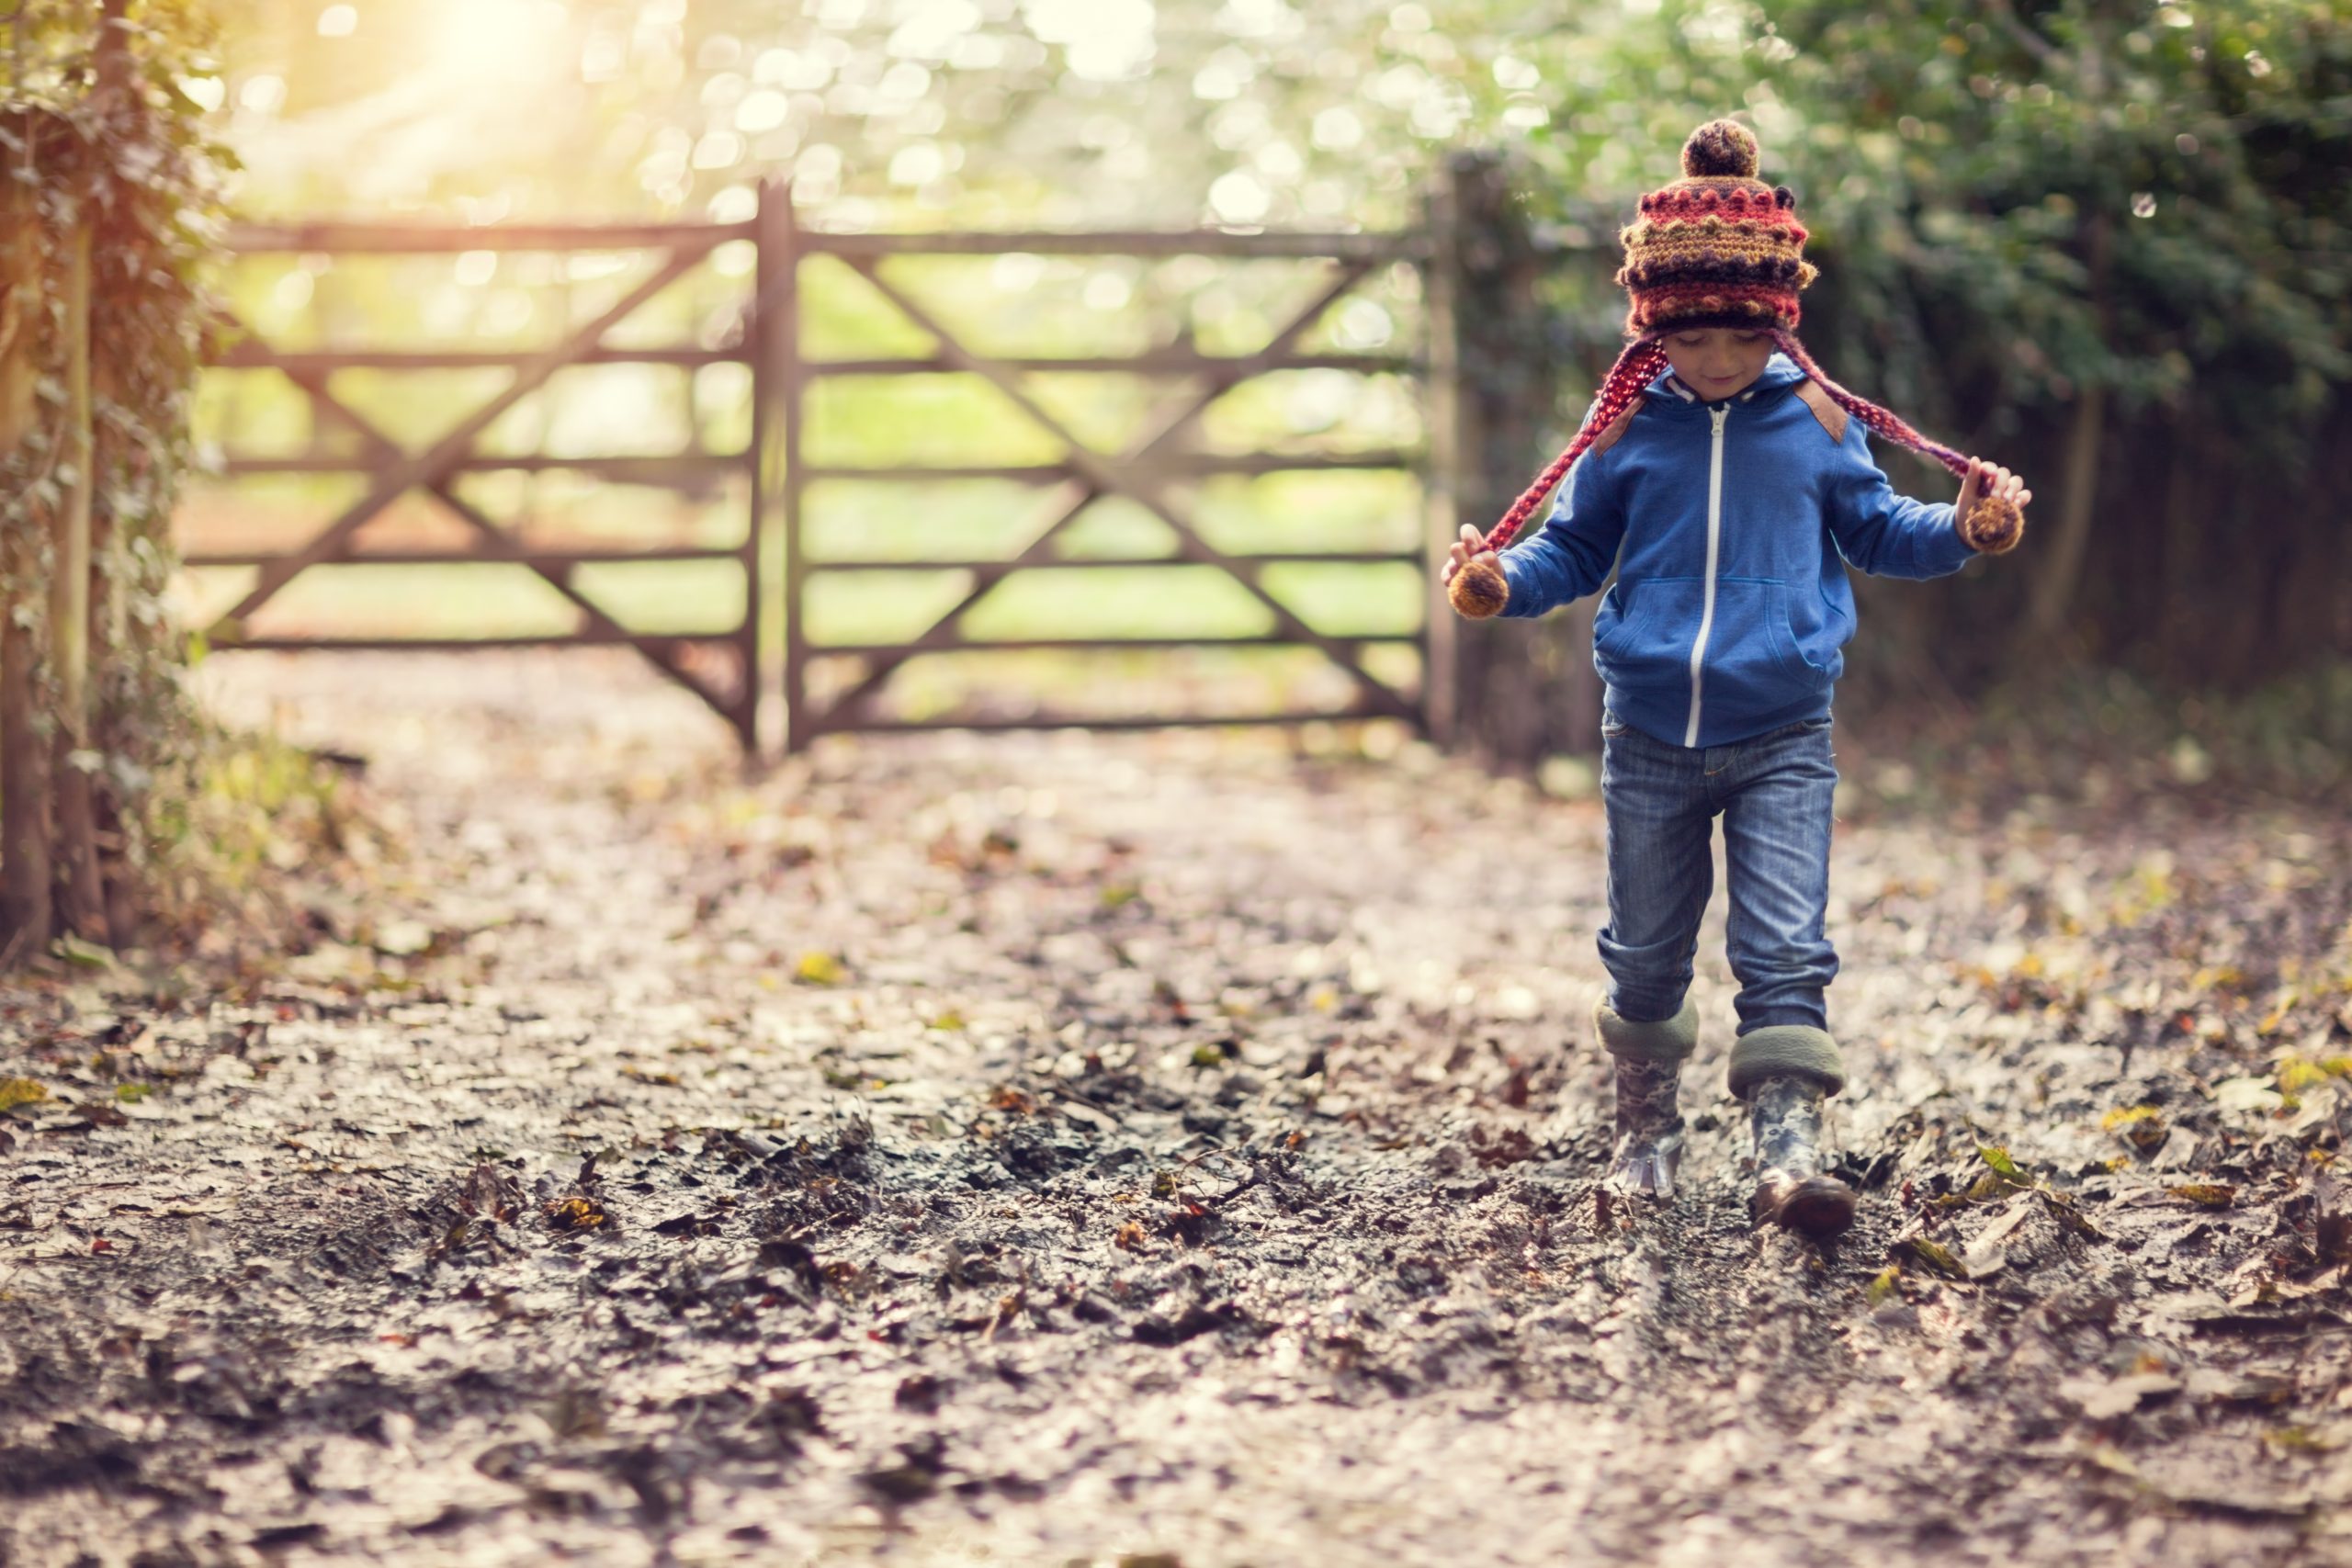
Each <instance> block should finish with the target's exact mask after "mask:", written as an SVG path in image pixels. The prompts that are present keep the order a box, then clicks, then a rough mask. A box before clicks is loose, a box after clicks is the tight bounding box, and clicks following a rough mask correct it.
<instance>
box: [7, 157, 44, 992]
mask: <svg viewBox="0 0 2352 1568" xmlns="http://www.w3.org/2000/svg"><path fill="white" fill-rule="evenodd" d="M9 129H10V130H18V131H21V132H22V133H23V134H25V135H28V136H29V135H30V134H31V133H32V131H33V130H34V126H33V125H32V123H31V121H30V119H29V117H28V118H25V119H23V120H19V121H18V122H17V124H14V125H11V126H10V128H9ZM37 223H38V217H37V214H36V213H35V210H34V199H33V190H32V187H31V186H28V185H27V184H25V183H24V182H23V181H21V180H15V179H7V180H0V460H5V459H6V458H7V457H11V456H12V455H14V454H15V452H16V450H17V446H18V445H19V444H21V443H22V442H23V441H24V439H25V438H26V437H27V436H28V435H29V434H32V431H33V426H34V423H35V421H36V420H37V418H38V413H37V411H36V406H35V402H34V386H35V383H36V380H37V378H38V374H39V366H40V351H39V349H38V347H37V346H36V339H37V337H38V336H39V334H40V332H41V329H42V323H43V322H44V321H46V319H47V314H48V312H47V305H46V301H45V300H43V299H41V297H40V295H41V288H42V284H41V265H40V238H39V233H38V229H37ZM35 533H36V531H35V530H34V529H32V528H29V527H12V528H9V529H7V530H6V534H5V535H0V964H6V963H12V962H14V961H15V960H16V959H17V958H19V957H21V956H22V955H23V954H25V953H40V952H42V951H43V950H45V949H46V948H47V947H48V946H49V936H50V931H51V925H50V914H51V899H50V858H49V748H48V746H47V745H46V744H45V743H44V741H45V738H44V737H43V736H42V735H41V733H40V724H39V717H40V700H39V697H38V695H37V682H38V679H39V675H38V671H39V665H40V638H39V636H38V622H37V621H36V619H35V616H34V612H33V606H34V604H37V603H39V597H38V596H39V594H40V585H41V581H42V580H41V565H42V562H41V550H40V540H39V539H38V538H37V537H35Z"/></svg>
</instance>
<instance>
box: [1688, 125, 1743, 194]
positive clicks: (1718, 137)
mask: <svg viewBox="0 0 2352 1568" xmlns="http://www.w3.org/2000/svg"><path fill="white" fill-rule="evenodd" d="M1756 162H1757V147H1756V133H1755V132H1754V131H1752V130H1748V129H1747V127H1746V126H1744V125H1742V124H1740V123H1739V122H1738V121H1736V120H1729V119H1711V120H1709V121H1708V122H1707V123H1706V124H1704V125H1702V126H1701V127H1700V128H1699V129H1698V130H1694V131H1692V132H1691V139H1690V140H1689V141H1685V142H1684V143H1683V144H1682V172H1683V174H1684V175H1688V176H1689V177H1690V178H1691V179H1694V180H1704V179H1736V180H1752V179H1754V178H1755V177H1756Z"/></svg>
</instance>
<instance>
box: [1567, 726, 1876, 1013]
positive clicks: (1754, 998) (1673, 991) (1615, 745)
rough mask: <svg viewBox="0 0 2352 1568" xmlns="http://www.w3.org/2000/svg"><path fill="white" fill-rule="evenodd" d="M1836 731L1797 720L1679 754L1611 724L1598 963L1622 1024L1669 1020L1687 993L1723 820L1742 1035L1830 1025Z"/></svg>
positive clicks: (1606, 731) (1605, 754)
mask: <svg viewBox="0 0 2352 1568" xmlns="http://www.w3.org/2000/svg"><path fill="white" fill-rule="evenodd" d="M1829 726H1830V721H1829V720H1828V719H1827V718H1826V717H1824V718H1808V719H1800V720H1799V721H1797V722H1796V723H1794V724H1791V725H1784V726H1782V727H1781V728H1778V729H1773V730H1768V731H1766V732H1765V733H1764V734H1762V735H1758V736H1752V737H1750V738H1749V739H1746V740H1738V741H1734V742H1733V743H1732V744H1730V745H1728V746H1706V747H1700V748H1690V747H1683V746H1676V745H1672V744H1669V743H1668V742H1667V741H1664V740H1659V739H1656V738H1655V737H1652V736H1650V735H1647V734H1645V733H1644V732H1642V731H1641V730H1638V729H1634V728H1629V727H1627V726H1625V725H1623V724H1620V723H1618V722H1616V720H1615V719H1613V718H1604V719H1603V721H1602V723H1601V729H1600V734H1601V741H1600V799H1601V805H1602V807H1603V809H1604V810H1605V811H1606V813H1607V816H1608V824H1609V924H1608V925H1607V926H1605V927H1603V928H1602V930H1601V932H1600V961H1601V963H1602V964H1605V965H1607V966H1608V969H1609V976H1610V978H1611V981H1613V982H1614V984H1613V986H1612V987H1611V991H1610V996H1609V1005H1610V1007H1611V1009H1613V1010H1615V1011H1616V1013H1617V1015H1618V1016H1619V1017H1620V1018H1623V1019H1627V1020H1631V1021H1651V1020H1657V1019H1666V1018H1672V1017H1673V1016H1674V1015H1675V1014H1676V1013H1677V1012H1678V1011H1679V1010H1680V1009H1681V1007H1682V997H1683V993H1684V992H1685V991H1687V990H1688V989H1689V988H1690V986H1691V955H1692V954H1693V953H1695V952H1697V950H1698V945H1699V919H1700V917H1701V916H1702V914H1704V913H1705V912H1706V908H1707V899H1708V897H1709V896H1710V895H1711V894H1713V891H1714V863H1713V855H1712V845H1713V836H1714V818H1715V817H1716V814H1717V813H1721V814H1722V816H1723V819H1724V865H1725V870H1726V880H1727V881H1729V883H1730V884H1731V925H1730V930H1729V931H1728V933H1727V940H1726V943H1725V945H1726V947H1727V948H1728V956H1729V958H1730V960H1731V972H1732V974H1733V975H1734V976H1736V977H1737V978H1738V980H1739V997H1738V999H1737V1002H1736V1006H1737V1008H1738V1010H1739V1029H1738V1032H1739V1033H1741V1034H1746V1033H1747V1032H1749V1031H1750V1030H1755V1029H1761V1028H1764V1027H1765V1026H1766V1025H1768V1024H1786V1023H1794V1024H1807V1025H1810V1026H1812V1027H1813V1028H1815V1029H1822V1030H1826V1029H1827V1028H1828V1027H1829V1023H1828V1012H1827V1009H1826V1005H1825V1003H1824V1001H1823V992H1824V991H1825V989H1826V987H1828V985H1829V982H1830V981H1831V980H1832V979H1833V978H1835V977H1836V976H1837V974H1838V953H1837V950H1836V949H1834V948H1833V947H1831V946H1830V945H1829V939H1828V937H1827V935H1826V932H1825V931H1824V929H1823V928H1824V923H1825V916H1826V910H1827V906H1828V902H1829V829H1830V821H1831V811H1830V806H1831V791H1832V790H1834V789H1835V788H1836V787H1837V784H1838V765H1837V762H1836V761H1835V753H1833V752H1832V750H1830V744H1829Z"/></svg>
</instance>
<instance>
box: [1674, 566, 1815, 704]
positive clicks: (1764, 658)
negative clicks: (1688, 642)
mask: <svg viewBox="0 0 2352 1568" xmlns="http://www.w3.org/2000/svg"><path fill="white" fill-rule="evenodd" d="M1787 592H1788V590H1787V588H1786V587H1785V586H1784V585H1782V584H1781V583H1779V582H1775V581H1770V580H1769V579H1762V578H1753V577H1724V578H1718V579H1716V580H1715V614H1714V625H1713V628H1712V629H1711V631H1710V633H1709V635H1708V637H1707V653H1706V669H1705V672H1704V675H1703V677H1702V682H1703V688H1704V693H1705V697H1704V700H1705V702H1706V705H1707V706H1708V707H1709V708H1710V709H1711V710H1713V711H1714V712H1717V713H1721V714H1740V713H1755V714H1762V713H1770V712H1771V711H1772V710H1773V709H1775V708H1781V707H1786V706H1787V705H1789V704H1791V703H1792V702H1796V701H1798V700H1800V699H1801V698H1803V697H1804V696H1806V695H1808V694H1811V693H1814V692H1816V691H1819V690H1820V689H1821V688H1822V687H1823V686H1824V685H1826V683H1827V678H1826V671H1818V670H1815V669H1813V668H1812V667H1810V666H1809V665H1807V664H1806V663H1805V661H1804V660H1803V659H1802V658H1800V657H1799V656H1798V653H1797V648H1796V642H1795V640H1794V639H1793V638H1792V637H1790V635H1789V617H1788V610H1787V608H1786V606H1785V605H1784V604H1783V602H1782V601H1783V598H1784V596H1785V595H1786V594H1787Z"/></svg>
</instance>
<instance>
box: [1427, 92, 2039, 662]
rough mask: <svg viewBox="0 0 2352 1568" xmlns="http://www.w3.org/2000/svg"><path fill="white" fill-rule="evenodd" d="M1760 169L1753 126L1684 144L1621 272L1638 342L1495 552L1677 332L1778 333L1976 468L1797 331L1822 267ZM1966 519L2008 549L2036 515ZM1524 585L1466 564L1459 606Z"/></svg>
mask: <svg viewBox="0 0 2352 1568" xmlns="http://www.w3.org/2000/svg"><path fill="white" fill-rule="evenodd" d="M1757 168H1758V154H1757V146H1756V137H1755V134H1754V133H1753V132H1752V131H1750V130H1748V129H1747V127H1746V126H1744V125H1740V124H1738V123H1736V121H1733V120H1728V119H1714V120H1709V121H1708V122H1707V123H1706V124H1704V125H1702V126H1701V127H1700V128H1699V129H1698V130H1694V131H1692V132H1691V139H1690V140H1689V141H1686V142H1684V143H1683V144H1682V177H1681V178H1680V179H1679V180H1676V181H1674V182H1673V183H1671V184H1669V185H1668V186H1665V187H1663V188H1662V189H1658V190H1654V191H1651V192H1650V193H1649V194H1648V195H1646V196H1645V197H1642V199H1641V215H1640V216H1639V217H1638V218H1636V219H1635V220H1634V221H1633V222H1632V223H1631V224H1629V225H1628V226H1627V227H1626V228H1625V229H1624V231H1623V233H1621V234H1620V236H1619V238H1620V239H1621V240H1623V243H1624V246H1625V265H1624V266H1623V269H1622V270H1620V271H1619V272H1618V274H1617V281H1618V282H1619V283H1620V284H1622V285H1623V286H1624V289H1625V292H1626V294H1627V295H1628V296H1629V297H1630V298H1631V299H1632V300H1633V307H1632V309H1631V310H1629V311H1628V312H1627V314H1626V317H1625V335H1626V337H1627V339H1628V340H1629V341H1628V342H1627V344H1626V345H1625V349H1624V352H1623V353H1622V354H1620V355H1618V356H1617V363H1616V364H1615V365H1613V366H1611V367H1610V369H1609V375H1608V377H1607V378H1605V379H1604V380H1603V381H1602V382H1601V384H1600V395H1599V396H1598V397H1596V398H1594V399H1593V400H1592V407H1591V408H1590V409H1589V410H1588V411H1587V412H1586V413H1585V416H1584V423H1583V425H1582V426H1581V427H1580V428H1579V429H1578V430H1577V435H1576V439H1575V440H1573V441H1571V442H1569V443H1568V448H1567V450H1566V451H1565V452H1563V453H1561V454H1560V455H1559V457H1556V458H1555V459H1553V462H1552V466H1551V467H1550V468H1545V469H1544V472H1543V473H1542V474H1540V475H1538V476H1537V477H1536V480H1535V482H1534V484H1532V485H1531V486H1530V487H1528V489H1527V491H1525V492H1524V493H1522V494H1521V496H1520V498H1519V499H1518V500H1517V501H1515V502H1512V503H1511V507H1510V511H1509V512H1506V513H1503V516H1502V520H1501V521H1500V522H1498V523H1497V524H1496V525H1494V527H1493V528H1492V529H1491V530H1490V531H1489V532H1488V533H1487V549H1488V550H1490V551H1491V550H1500V549H1502V548H1503V547H1505V546H1507V545H1509V544H1510V542H1511V539H1512V538H1513V537H1514V536H1516V535H1517V534H1518V533H1519V530H1520V529H1521V526H1523V525H1525V524H1526V522H1527V520H1528V519H1529V518H1530V517H1532V516H1533V515H1534V514H1535V509H1536V508H1537V507H1538V506H1540V505H1542V504H1543V502H1544V497H1545V496H1547V495H1549V494H1550V493H1551V492H1552V491H1553V489H1554V487H1555V486H1556V485H1558V484H1559V482H1560V480H1561V479H1564V478H1566V475H1567V472H1568V469H1569V468H1571V467H1573V466H1574V465H1575V463H1576V460H1577V458H1578V457H1582V456H1584V453H1585V450H1586V448H1588V447H1589V446H1591V445H1592V444H1593V442H1594V440H1596V439H1597V438H1598V437H1599V436H1600V433H1601V432H1603V431H1605V430H1607V429H1608V428H1609V427H1610V426H1611V424H1612V423H1615V422H1616V421H1617V420H1618V419H1619V417H1620V416H1622V415H1623V414H1624V413H1625V412H1626V411H1628V410H1629V409H1631V408H1633V407H1634V404H1635V403H1637V402H1639V401H1640V400H1641V397H1642V393H1643V390H1644V389H1645V388H1647V387H1648V385H1649V384H1650V382H1651V381H1652V380H1653V379H1654V378H1657V375H1658V374H1659V373H1660V372H1662V371H1664V370H1665V369H1666V368H1667V363H1668V362H1667V356H1666V344H1665V343H1664V341H1663V340H1664V338H1665V337H1666V335H1667V334H1668V333H1673V332H1681V331H1688V330H1689V329H1691V328H1693V327H1746V328H1748V329H1751V330H1754V331H1758V332H1764V333H1770V334H1771V338H1772V342H1773V344H1774V345H1775V346H1776V347H1778V348H1779V349H1780V350H1781V353H1783V354H1785V355H1788V356H1789V357H1790V359H1792V360H1793V361H1794V362H1795V363H1796V367H1797V368H1798V369H1800V370H1802V371H1804V373H1805V375H1806V376H1808V377H1809V378H1812V379H1813V380H1814V381H1815V383H1816V384H1818V385H1819V387H1820V388H1821V390H1822V391H1823V392H1824V393H1826V395H1827V396H1828V398H1829V400H1831V401H1832V402H1834V403H1836V404H1837V405H1838V407H1840V408H1842V409H1844V410H1845V411H1846V412H1848V413H1849V414H1851V415H1853V417H1855V418H1856V419H1858V420H1860V421H1861V422H1862V424H1863V426H1864V428H1866V429H1868V430H1869V431H1870V432H1871V434H1873V435H1876V436H1878V437H1879V438H1880V439H1881V440H1883V441H1891V442H1893V443H1894V445H1896V446H1905V447H1908V448H1910V449H1911V450H1912V451H1914V452H1917V453H1918V454H1920V455H1921V456H1922V457H1927V458H1929V459H1930V460H1932V461H1934V462H1937V463H1940V464H1942V465H1943V467H1944V468H1947V469H1949V470H1951V472H1952V473H1953V474H1954V475H1957V476H1960V477H1962V478H1965V477H1966V476H1967V474H1968V472H1969V459H1968V458H1967V457H1963V456H1962V455H1961V454H1960V453H1958V452H1956V451H1954V450H1952V448H1951V447H1949V446H1942V445H1940V444H1939V443H1937V442H1934V441H1930V440H1928V438H1927V437H1926V436H1924V435H1922V434H1919V433H1918V432H1917V431H1916V430H1914V429H1912V428H1911V427H1910V426H1909V425H1908V424H1905V423H1904V422H1903V421H1902V420H1901V419H1899V418H1897V417H1896V416H1895V415H1894V414H1892V413H1890V412H1887V411H1886V410H1884V409H1883V408H1881V407H1879V406H1878V405H1877V404H1876V403H1873V402H1871V401H1870V400H1868V399H1866V398H1863V397H1860V396H1859V395H1857V394H1855V393H1853V392H1849V391H1848V390H1847V389H1845V388H1843V387H1841V386H1839V385H1838V383H1837V382H1835V381H1833V380H1831V379H1830V378H1829V377H1828V375H1827V374H1826V372H1824V371H1823V370H1822V368H1821V367H1820V366H1818V365H1816V364H1815V363H1814V359H1813V355H1810V354H1808V353H1806V352H1805V347H1804V344H1802V343H1799V342H1798V341H1797V336H1796V327H1797V321H1798V319H1799V316H1800V314H1801V312H1800V311H1799V310H1798V306H1797V294H1798V292H1799V291H1800V290H1802V289H1803V288H1804V287H1805V286H1806V285H1808V284H1810V283H1811V282H1812V281H1813V280H1814V278H1815V276H1817V272H1816V269H1815V267H1814V265H1813V264H1812V263H1810V262H1808V261H1806V260H1805V259H1804V242H1805V230H1804V224H1802V223H1800V222H1798V221H1797V214H1796V197H1795V196H1794V195H1793V194H1792V193H1791V191H1790V190H1789V187H1788V186H1768V185H1766V184H1765V183H1764V182H1763V181H1762V180H1760V179H1758V178H1757V177H1756V171H1757ZM1956 526H1957V527H1958V529H1959V531H1960V536H1961V538H1962V540H1964V541H1965V542H1966V543H1967V545H1968V547H1970V548H1971V549H1973V550H1976V551H1979V552H1981V553H1983V554H1986V555H1998V554H2001V553H2003V552H2005V551H2007V550H2009V549H2012V548H2014V547H2016V545H2017V542H2018V538H2019V536H2021V535H2022V533H2023V532H2024V528H2025V519H2024V516H2023V514H2022V513H2019V512H2018V508H2017V506H2016V505H2015V504H2014V503H2013V502H2008V501H2006V500H2002V499H1999V498H1997V497H1995V496H1990V495H1985V496H1980V497H1978V498H1977V500H1976V501H1975V502H1974V503H1973V505H1972V506H1971V507H1970V508H1969V510H1968V513H1967V515H1966V516H1963V517H1961V518H1958V519H1956ZM1447 596H1448V598H1449V600H1450V601H1451V602H1452V604H1453V608H1454V609H1455V610H1456V611H1457V612H1458V613H1460V614H1462V615H1468V616H1471V617H1474V618H1484V617H1486V616H1488V615H1499V614H1501V613H1502V611H1503V610H1504V609H1505V608H1506V607H1507V606H1508V604H1509V601H1510V583H1509V581H1508V580H1507V579H1506V578H1505V577H1504V575H1503V572H1502V569H1501V567H1500V566H1499V565H1498V564H1497V563H1496V562H1495V559H1494V558H1493V556H1492V555H1490V554H1487V553H1486V552H1481V553H1480V554H1478V555H1476V556H1475V557H1473V558H1471V559H1470V560H1469V561H1468V562H1466V563H1465V564H1464V567H1463V569H1462V570H1460V571H1458V572H1456V573H1455V574H1454V578H1453V582H1452V583H1451V584H1450V585H1449V587H1448V590H1447Z"/></svg>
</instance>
